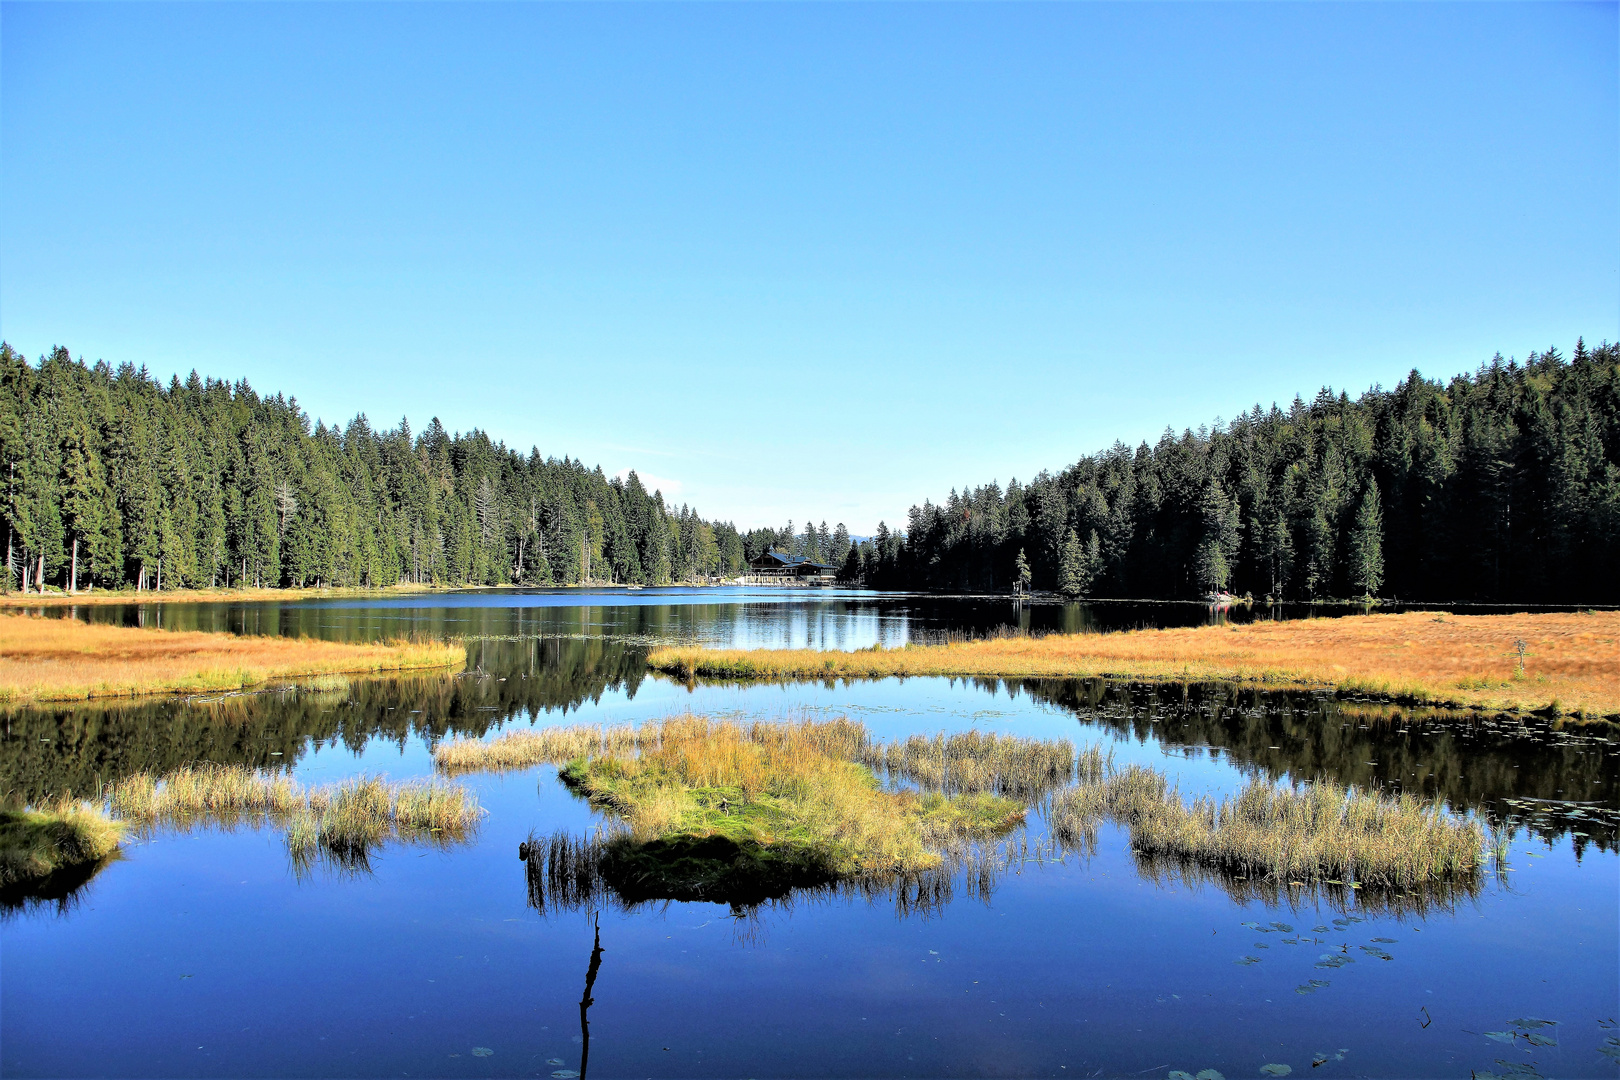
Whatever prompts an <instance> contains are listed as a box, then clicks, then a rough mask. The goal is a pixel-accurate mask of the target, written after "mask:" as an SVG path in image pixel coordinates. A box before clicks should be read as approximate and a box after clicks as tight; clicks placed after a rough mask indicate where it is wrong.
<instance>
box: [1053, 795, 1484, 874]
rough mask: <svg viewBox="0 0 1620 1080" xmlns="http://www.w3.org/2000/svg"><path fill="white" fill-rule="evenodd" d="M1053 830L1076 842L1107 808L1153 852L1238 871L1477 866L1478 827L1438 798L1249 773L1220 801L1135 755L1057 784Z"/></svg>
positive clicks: (1420, 870)
mask: <svg viewBox="0 0 1620 1080" xmlns="http://www.w3.org/2000/svg"><path fill="white" fill-rule="evenodd" d="M1051 815H1052V828H1053V832H1054V833H1055V834H1056V835H1057V836H1058V837H1059V838H1060V839H1063V840H1065V841H1066V842H1068V843H1070V844H1074V845H1077V846H1078V845H1083V844H1086V843H1089V841H1088V840H1087V835H1088V833H1090V832H1091V830H1093V829H1094V828H1095V826H1096V823H1097V822H1098V821H1100V820H1103V819H1108V820H1112V821H1116V822H1118V823H1120V824H1122V825H1125V826H1127V827H1128V828H1129V830H1130V836H1131V847H1132V848H1133V849H1134V850H1135V851H1137V852H1138V853H1140V854H1142V855H1144V856H1148V857H1149V858H1163V859H1172V860H1185V861H1187V862H1190V863H1193V864H1197V865H1199V866H1203V867H1208V868H1212V869H1217V870H1220V871H1222V872H1224V873H1227V874H1230V875H1233V876H1235V877H1241V878H1271V879H1275V880H1278V881H1280V882H1284V883H1287V882H1300V883H1311V884H1316V883H1321V882H1327V883H1330V884H1343V885H1346V886H1351V885H1355V886H1361V885H1371V886H1374V887H1378V888H1414V887H1418V886H1422V885H1426V884H1431V883H1435V882H1458V881H1466V880H1470V879H1473V878H1474V877H1476V876H1477V875H1478V874H1479V872H1480V870H1481V868H1482V866H1483V864H1484V853H1483V850H1484V842H1485V834H1484V830H1483V829H1482V828H1481V827H1480V826H1479V825H1478V824H1477V823H1476V822H1473V821H1470V820H1467V819H1464V818H1461V817H1458V816H1457V815H1455V814H1452V813H1449V812H1448V811H1447V810H1446V809H1445V808H1444V807H1443V806H1442V805H1441V804H1440V803H1438V802H1425V801H1423V800H1420V799H1416V798H1413V797H1412V796H1410V795H1401V796H1389V795H1382V794H1377V793H1374V792H1367V791H1360V790H1357V789H1355V788H1345V787H1340V786H1339V785H1337V784H1332V783H1327V782H1320V781H1319V782H1316V783H1311V784H1306V785H1304V786H1302V787H1300V788H1295V789H1289V788H1277V787H1274V786H1273V785H1271V784H1268V783H1264V782H1260V781H1255V782H1253V783H1250V784H1249V785H1247V786H1246V787H1244V788H1243V789H1242V790H1241V791H1239V792H1238V793H1237V794H1235V795H1232V796H1228V797H1226V798H1222V799H1219V800H1216V799H1212V798H1209V797H1207V796H1205V797H1201V798H1198V799H1194V800H1193V801H1192V802H1191V803H1188V802H1186V801H1184V800H1183V799H1182V797H1181V794H1180V792H1179V791H1177V790H1176V789H1174V788H1172V787H1171V786H1170V783H1169V781H1168V779H1167V778H1166V777H1165V775H1164V774H1163V773H1161V772H1158V771H1157V770H1154V769H1149V768H1146V767H1143V766H1137V765H1133V766H1131V767H1129V768H1127V769H1124V770H1121V771H1119V772H1111V773H1109V774H1108V775H1106V776H1104V777H1101V778H1099V779H1096V780H1092V781H1083V782H1081V783H1080V784H1078V785H1077V786H1075V787H1074V788H1071V789H1068V790H1066V791H1064V792H1062V793H1060V794H1059V795H1058V796H1057V797H1056V798H1055V799H1054V800H1053V803H1052V810H1051Z"/></svg>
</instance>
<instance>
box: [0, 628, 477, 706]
mask: <svg viewBox="0 0 1620 1080" xmlns="http://www.w3.org/2000/svg"><path fill="white" fill-rule="evenodd" d="M465 661H466V650H465V649H464V648H463V647H462V646H459V645H449V644H444V643H441V642H409V641H394V642H388V643H386V644H349V643H345V642H334V641H315V640H312V639H308V638H284V637H267V636H237V635H235V634H210V633H201V632H197V631H168V630H148V629H139V628H133V627H123V626H106V625H98V624H92V623H83V622H79V621H78V620H76V619H47V618H38V617H33V616H26V615H0V701H12V702H26V701H81V700H85V699H88V698H102V697H128V696H134V695H140V694H162V693H198V692H205V691H221V690H239V689H241V688H243V687H248V686H255V685H258V684H260V683H263V682H266V681H267V680H270V679H293V678H301V677H305V676H323V675H324V676H334V675H341V674H363V673H364V674H370V673H376V672H383V671H402V670H409V669H418V668H445V669H451V668H459V667H460V666H461V665H462V664H464V663H465Z"/></svg>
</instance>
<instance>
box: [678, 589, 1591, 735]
mask: <svg viewBox="0 0 1620 1080" xmlns="http://www.w3.org/2000/svg"><path fill="white" fill-rule="evenodd" d="M1520 642H1523V646H1524V647H1523V652H1522V663H1521V652H1520V649H1519V643H1520ZM648 664H649V665H650V666H651V667H653V668H655V669H656V670H659V671H663V672H666V673H668V674H671V675H675V676H677V677H679V678H692V677H695V676H704V677H708V678H719V679H745V680H752V679H822V678H881V677H885V676H893V675H967V676H999V677H1015V678H1016V677H1044V676H1050V677H1061V678H1087V677H1095V678H1108V679H1129V680H1158V681H1169V680H1176V681H1194V682H1237V683H1248V684H1259V685H1262V686H1266V687H1272V688H1277V689H1286V688H1300V687H1309V688H1314V687H1331V688H1334V689H1335V690H1337V691H1338V692H1339V693H1341V694H1344V695H1355V696H1365V697H1371V698H1378V699H1382V700H1391V701H1400V702H1408V703H1414V704H1427V705H1439V706H1460V707H1464V708H1481V709H1491V710H1499V711H1525V712H1548V713H1554V714H1574V715H1581V716H1588V717H1606V718H1610V719H1616V720H1620V611H1586V612H1567V613H1566V612H1560V613H1536V614H1513V615H1450V614H1443V613H1438V612H1405V613H1401V614H1389V615H1386V614H1373V615H1347V616H1343V617H1340V618H1324V619H1293V620H1276V621H1271V620H1267V621H1261V622H1254V623H1248V624H1244V625H1239V626H1200V627H1189V628H1179V629H1170V630H1130V631H1123V632H1118V633H1108V634H1050V635H1047V636H1044V637H1029V636H1008V637H997V638H987V639H984V640H977V641H963V642H950V643H946V644H940V645H908V646H905V647H902V648H896V649H883V648H874V649H864V650H858V651H855V652H836V651H823V650H818V649H706V648H702V647H696V646H680V647H666V648H660V649H655V650H653V652H652V653H651V655H650V656H649V657H648Z"/></svg>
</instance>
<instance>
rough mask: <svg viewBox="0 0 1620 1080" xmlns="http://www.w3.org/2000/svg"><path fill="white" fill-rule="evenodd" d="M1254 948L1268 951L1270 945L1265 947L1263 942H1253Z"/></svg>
mask: <svg viewBox="0 0 1620 1080" xmlns="http://www.w3.org/2000/svg"><path fill="white" fill-rule="evenodd" d="M1254 947H1255V948H1257V949H1269V948H1271V946H1270V945H1267V944H1266V943H1265V942H1263V941H1257V942H1255V943H1254Z"/></svg>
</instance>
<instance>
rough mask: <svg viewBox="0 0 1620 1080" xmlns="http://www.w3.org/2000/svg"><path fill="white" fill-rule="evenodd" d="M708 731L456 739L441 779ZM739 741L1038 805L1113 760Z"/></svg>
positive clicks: (660, 728) (543, 731) (1042, 750)
mask: <svg viewBox="0 0 1620 1080" xmlns="http://www.w3.org/2000/svg"><path fill="white" fill-rule="evenodd" d="M708 722H709V721H706V720H703V719H702V718H700V717H694V716H690V715H688V716H683V717H673V718H670V719H669V720H666V721H663V722H660V723H653V724H646V725H643V726H641V727H639V728H638V727H632V726H631V725H629V724H622V725H615V726H604V725H594V724H581V725H572V726H568V727H548V728H529V729H523V730H519V731H511V732H507V733H506V734H504V735H501V736H498V737H497V738H494V739H491V740H490V741H488V742H480V741H478V740H476V739H451V740H447V741H445V742H442V743H440V744H439V745H438V746H437V747H435V748H434V751H433V760H434V763H435V765H436V766H437V767H438V769H439V770H440V771H441V772H444V773H447V774H450V775H456V774H460V773H468V772H505V771H509V770H514V769H527V768H530V767H531V766H534V765H539V764H542V763H552V764H560V763H562V762H566V761H572V760H574V759H577V758H592V757H602V756H607V757H625V756H631V755H635V754H638V753H642V752H646V751H650V750H657V749H659V748H660V747H661V746H662V745H663V743H664V740H665V738H666V736H667V735H668V734H669V733H672V732H682V733H684V732H687V731H689V730H692V729H691V726H690V725H692V724H694V723H695V724H705V723H708ZM726 730H727V731H728V732H735V733H736V734H737V736H738V737H739V738H742V739H745V740H747V741H751V742H757V743H762V744H772V743H777V742H780V741H782V740H783V739H785V738H790V739H791V740H792V741H794V742H795V743H796V744H798V745H802V746H805V747H809V748H811V749H813V750H815V751H816V752H818V753H821V754H825V755H828V756H831V757H835V758H838V759H840V760H843V761H852V762H855V763H857V764H860V765H864V766H866V767H867V768H869V769H872V770H874V771H876V772H882V773H887V774H888V775H889V776H891V777H894V778H896V779H899V780H905V781H908V782H910V783H912V784H916V785H917V786H918V787H920V788H922V789H923V790H925V791H931V792H937V793H942V794H951V795H979V794H993V795H1005V796H1008V797H1011V798H1017V799H1023V800H1025V801H1031V800H1034V799H1036V798H1038V797H1040V796H1041V795H1042V794H1044V793H1046V792H1049V791H1051V790H1053V789H1055V788H1057V787H1060V786H1062V785H1063V784H1066V783H1068V782H1069V781H1070V780H1071V779H1073V778H1074V776H1075V775H1076V769H1077V768H1078V769H1079V770H1080V775H1092V774H1094V773H1096V772H1097V771H1098V770H1100V769H1101V768H1103V767H1104V765H1105V764H1106V758H1105V756H1103V755H1102V754H1101V753H1100V751H1098V750H1096V749H1091V750H1087V751H1086V752H1084V753H1082V754H1080V755H1079V756H1078V758H1077V756H1076V752H1075V748H1074V744H1073V743H1071V742H1070V741H1069V740H1067V739H1051V740H1040V739H1027V738H1022V737H1020V736H1016V735H1004V734H1000V733H997V732H984V731H963V732H957V733H955V734H952V735H946V734H944V733H943V732H942V733H939V734H936V735H912V736H910V737H909V738H906V739H903V740H900V741H898V742H892V743H890V742H877V741H874V740H873V739H872V738H871V737H870V735H869V734H868V732H867V730H866V728H865V726H864V725H862V724H859V723H857V722H855V721H852V720H849V719H848V718H846V717H838V718H836V719H833V720H812V721H805V722H802V723H798V724H784V723H781V722H770V721H752V722H747V723H737V724H731V725H729V726H727V728H726Z"/></svg>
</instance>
